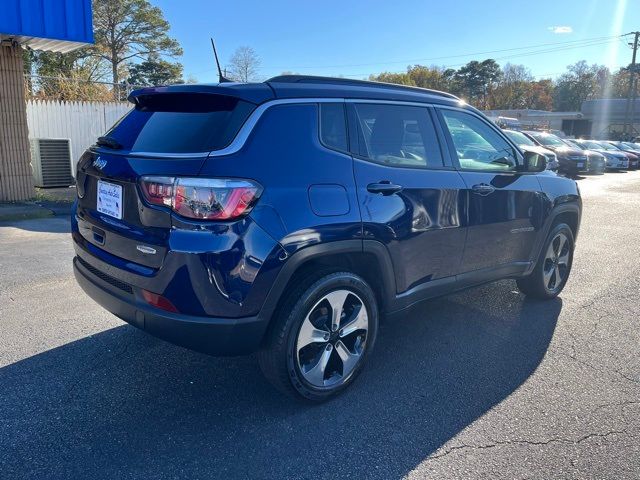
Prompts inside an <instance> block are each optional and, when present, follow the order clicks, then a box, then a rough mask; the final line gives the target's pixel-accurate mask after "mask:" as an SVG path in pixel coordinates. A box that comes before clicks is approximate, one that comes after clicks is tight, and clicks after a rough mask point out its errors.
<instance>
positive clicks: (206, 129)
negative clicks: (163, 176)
mask: <svg viewBox="0 0 640 480" xmlns="http://www.w3.org/2000/svg"><path fill="white" fill-rule="evenodd" d="M137 98H138V103H137V104H136V106H135V108H134V109H133V110H131V111H130V112H129V113H128V114H127V115H125V116H124V117H123V118H122V119H121V120H120V121H118V123H116V124H115V125H114V126H113V127H112V128H111V130H109V131H108V132H107V133H106V136H108V137H111V138H113V139H114V140H115V141H116V142H117V143H119V144H120V146H121V148H122V149H123V150H129V151H132V152H150V153H201V152H210V151H212V150H220V149H222V148H224V147H226V146H227V145H229V143H231V141H232V140H233V138H234V137H235V136H236V134H237V133H238V131H239V130H240V127H241V126H242V124H243V123H244V122H245V120H246V119H247V117H248V116H249V115H250V114H251V112H252V111H253V110H254V108H255V105H253V104H252V103H248V102H245V101H242V100H239V99H237V98H233V97H229V96H223V95H211V94H195V93H160V94H154V95H141V96H139V97H137Z"/></svg>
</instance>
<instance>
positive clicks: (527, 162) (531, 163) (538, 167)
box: [523, 152, 547, 172]
mask: <svg viewBox="0 0 640 480" xmlns="http://www.w3.org/2000/svg"><path fill="white" fill-rule="evenodd" d="M546 168H547V157H545V156H544V155H542V154H541V153H536V152H524V168H523V170H524V171H525V172H543V171H545V170H546Z"/></svg>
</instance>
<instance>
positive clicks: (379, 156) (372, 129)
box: [355, 103, 443, 168]
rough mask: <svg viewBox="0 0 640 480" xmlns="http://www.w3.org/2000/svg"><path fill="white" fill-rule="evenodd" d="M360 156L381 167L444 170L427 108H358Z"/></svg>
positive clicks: (368, 105) (387, 106)
mask: <svg viewBox="0 0 640 480" xmlns="http://www.w3.org/2000/svg"><path fill="white" fill-rule="evenodd" d="M355 111H356V117H357V125H358V155H359V156H360V157H361V158H364V159H367V160H370V161H372V162H375V163H380V164H382V165H389V166H395V167H413V168H438V167H442V166H443V159H442V153H441V151H440V144H439V143H438V138H437V135H436V132H435V128H434V126H433V122H432V120H431V115H430V113H429V110H428V109H427V108H426V107H417V106H409V105H389V104H372V103H361V104H355Z"/></svg>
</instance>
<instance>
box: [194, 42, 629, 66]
mask: <svg viewBox="0 0 640 480" xmlns="http://www.w3.org/2000/svg"><path fill="white" fill-rule="evenodd" d="M627 35H630V34H628V33H627V34H624V35H609V36H602V37H590V38H583V39H580V40H569V41H564V42H551V43H541V44H537V45H528V46H524V47H512V48H503V49H499V50H487V51H483V52H472V53H464V54H456V55H443V56H439V57H427V58H424V57H423V58H414V59H409V60H394V61H389V62H375V63H352V64H341V65H316V66H298V67H296V66H286V67H275V66H272V67H266V68H265V70H280V71H282V70H291V71H297V70H309V69H311V70H314V69H325V68H350V67H363V66H369V65H393V64H409V63H412V62H428V61H436V60H445V59H453V58H464V57H471V56H476V55H489V54H493V53H503V52H515V51H518V50H527V49H532V48H534V49H535V48H541V47H548V46H558V47H562V46H565V47H566V48H567V49H569V48H584V47H591V46H596V45H601V44H605V43H609V42H610V41H618V40H619V39H622V38H623V37H625V36H627ZM601 42H602V43H601ZM547 51H549V52H551V51H553V49H550V50H545V51H541V52H540V53H546V52H547ZM528 53H531V52H523V53H522V54H519V55H518V54H517V55H513V56H507V57H501V58H512V57H516V56H526V54H528ZM536 54H537V53H536ZM460 65H464V64H455V65H447V66H445V67H454V66H460ZM212 70H213V69H211V68H208V69H206V70H200V71H198V72H192V73H191V74H192V75H197V74H199V73H204V72H210V71H212ZM374 73H375V72H371V73H364V74H350V75H345V76H349V77H352V76H363V75H372V74H374Z"/></svg>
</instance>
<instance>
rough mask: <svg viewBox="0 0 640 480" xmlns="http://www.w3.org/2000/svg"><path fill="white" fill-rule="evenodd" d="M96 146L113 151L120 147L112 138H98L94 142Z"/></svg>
mask: <svg viewBox="0 0 640 480" xmlns="http://www.w3.org/2000/svg"><path fill="white" fill-rule="evenodd" d="M96 145H100V146H101V147H107V148H112V149H113V150H120V149H121V148H122V145H120V143H118V141H117V140H116V139H115V138H113V137H109V136H106V137H98V140H97V141H96Z"/></svg>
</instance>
